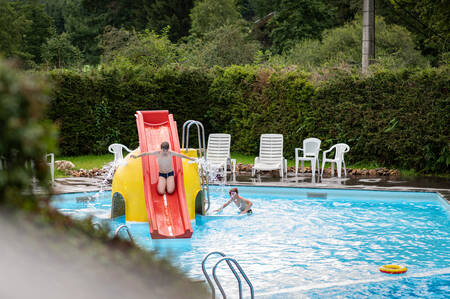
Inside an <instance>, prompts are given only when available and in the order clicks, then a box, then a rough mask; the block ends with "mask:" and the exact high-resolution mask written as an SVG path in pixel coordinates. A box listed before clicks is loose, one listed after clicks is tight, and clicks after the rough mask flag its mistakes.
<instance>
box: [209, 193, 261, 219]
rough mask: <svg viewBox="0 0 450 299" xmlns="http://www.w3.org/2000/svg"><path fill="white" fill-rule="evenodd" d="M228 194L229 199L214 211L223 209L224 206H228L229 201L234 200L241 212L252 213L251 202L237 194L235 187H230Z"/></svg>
mask: <svg viewBox="0 0 450 299" xmlns="http://www.w3.org/2000/svg"><path fill="white" fill-rule="evenodd" d="M228 193H229V194H230V199H229V200H228V201H227V202H226V203H225V204H224V205H223V206H222V207H221V208H219V209H217V210H215V211H214V212H219V211H220V210H223V209H224V208H225V207H226V206H228V205H229V204H230V203H231V202H234V204H235V205H236V206H237V207H238V208H239V210H240V211H241V213H240V214H241V215H242V214H247V215H250V214H252V209H251V207H252V205H253V203H252V202H251V201H250V200H248V199H245V198H243V197H242V196H239V191H238V189H237V188H231V189H230V191H229V192H228Z"/></svg>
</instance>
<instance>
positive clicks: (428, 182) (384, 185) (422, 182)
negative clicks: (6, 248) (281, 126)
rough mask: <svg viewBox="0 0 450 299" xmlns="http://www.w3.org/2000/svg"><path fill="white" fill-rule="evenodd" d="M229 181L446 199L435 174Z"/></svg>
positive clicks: (90, 184) (443, 182) (75, 185)
mask: <svg viewBox="0 0 450 299" xmlns="http://www.w3.org/2000/svg"><path fill="white" fill-rule="evenodd" d="M226 183H227V184H229V185H247V186H276V187H302V188H333V189H336V188H337V189H361V190H385V191H417V192H438V193H440V194H441V195H442V196H443V197H444V198H446V199H447V201H449V202H450V179H447V178H437V177H413V178H406V177H386V176H383V177H367V176H358V177H354V176H350V177H347V178H344V177H342V178H337V177H324V178H322V179H321V178H319V177H315V178H313V177H312V176H311V175H308V174H304V175H298V176H295V175H294V174H291V173H289V175H288V177H287V178H283V179H281V178H276V177H273V176H271V175H261V176H257V177H255V178H252V177H251V176H250V175H248V174H238V175H236V176H235V177H234V178H233V177H232V176H231V175H228V177H227V182H226ZM101 189H103V190H111V184H109V183H107V182H106V181H105V180H104V179H103V178H101V177H98V178H80V177H70V178H61V179H56V181H55V183H54V185H53V192H54V193H56V194H59V193H74V192H95V191H98V190H101Z"/></svg>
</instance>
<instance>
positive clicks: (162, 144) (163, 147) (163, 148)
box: [161, 141, 169, 150]
mask: <svg viewBox="0 0 450 299" xmlns="http://www.w3.org/2000/svg"><path fill="white" fill-rule="evenodd" d="M161 149H162V150H168V149H169V143H168V142H167V141H164V142H163V143H161Z"/></svg>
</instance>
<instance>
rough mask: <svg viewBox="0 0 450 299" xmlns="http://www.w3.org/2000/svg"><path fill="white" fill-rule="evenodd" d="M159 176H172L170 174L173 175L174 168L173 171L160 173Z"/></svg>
mask: <svg viewBox="0 0 450 299" xmlns="http://www.w3.org/2000/svg"><path fill="white" fill-rule="evenodd" d="M159 176H162V177H163V178H166V179H167V178H168V177H170V176H173V170H172V171H171V172H168V173H161V172H160V173H159Z"/></svg>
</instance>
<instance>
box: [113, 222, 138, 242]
mask: <svg viewBox="0 0 450 299" xmlns="http://www.w3.org/2000/svg"><path fill="white" fill-rule="evenodd" d="M122 228H125V229H126V232H127V234H128V238H130V241H131V242H133V243H134V240H133V237H132V236H131V233H130V229H129V228H128V226H126V225H125V224H123V225H121V226H119V227H118V228H116V231H115V232H114V237H117V236H118V235H119V232H120V231H121V230H122Z"/></svg>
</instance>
